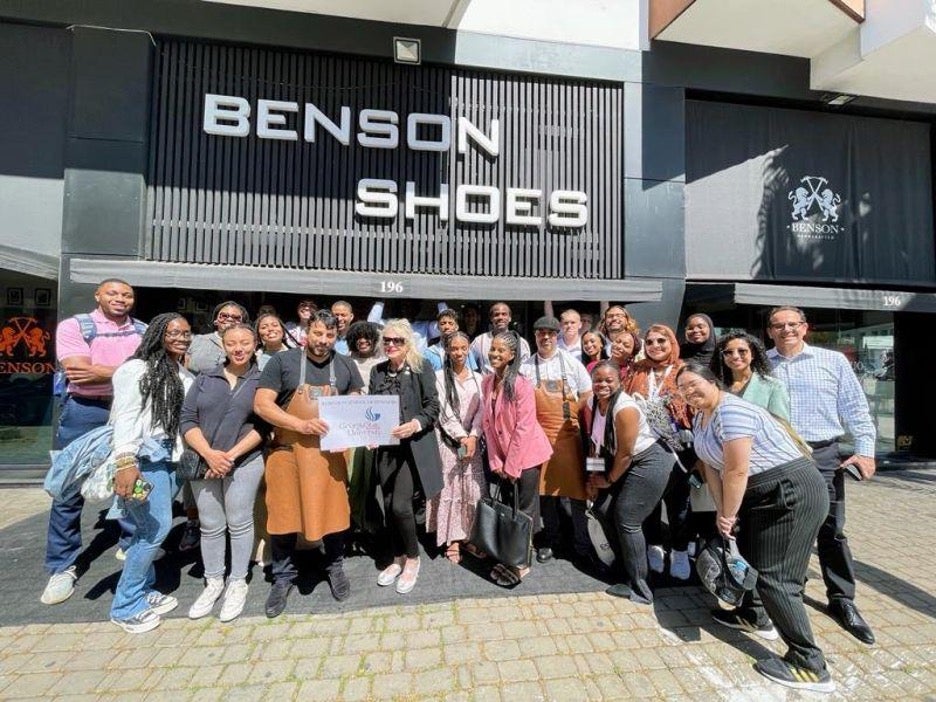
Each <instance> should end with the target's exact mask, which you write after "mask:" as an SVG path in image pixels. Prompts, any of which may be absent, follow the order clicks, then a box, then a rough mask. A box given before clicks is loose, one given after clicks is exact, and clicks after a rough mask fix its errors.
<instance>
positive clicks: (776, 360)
mask: <svg viewBox="0 0 936 702" xmlns="http://www.w3.org/2000/svg"><path fill="white" fill-rule="evenodd" d="M767 358H768V359H770V363H771V365H772V366H773V376H774V377H775V378H777V379H778V380H780V381H782V382H783V384H784V385H786V387H787V390H788V391H789V393H790V410H791V411H790V424H792V425H793V428H794V429H796V432H797V433H798V434H799V435H800V436H802V437H803V438H804V439H805V440H806V441H829V440H831V439H837V438H838V437H840V436H842V435H843V434H844V433H845V430H846V429H847V430H848V432H849V433H850V434H851V435H852V437H854V439H855V453H856V454H858V455H860V456H871V457H873V456H874V439H875V435H876V431H875V428H874V421H873V420H872V419H871V413H870V411H869V410H868V400H867V398H866V397H865V394H864V392H863V391H862V389H861V384H860V383H859V382H858V378H857V377H856V376H855V372H854V371H853V370H852V368H851V365H850V364H849V363H848V359H847V358H845V356H844V355H843V354H841V353H839V352H838V351H831V350H829V349H823V348H819V347H818V346H810V345H808V344H803V350H802V351H800V352H799V353H798V354H796V355H795V356H790V357H787V356H781V355H780V353H779V352H778V351H777V350H776V349H770V351H768V352H767Z"/></svg>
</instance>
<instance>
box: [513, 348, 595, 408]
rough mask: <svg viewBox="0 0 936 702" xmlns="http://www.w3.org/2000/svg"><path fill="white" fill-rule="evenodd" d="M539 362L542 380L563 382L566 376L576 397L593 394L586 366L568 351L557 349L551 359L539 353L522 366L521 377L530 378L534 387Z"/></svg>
mask: <svg viewBox="0 0 936 702" xmlns="http://www.w3.org/2000/svg"><path fill="white" fill-rule="evenodd" d="M537 362H539V377H540V378H541V379H542V380H562V378H563V374H565V381H566V383H568V384H569V388H570V389H571V391H572V392H573V393H575V396H576V397H581V396H582V395H583V394H585V393H587V392H591V389H592V382H591V376H590V375H589V374H588V371H587V370H585V366H583V365H582V364H581V363H580V362H579V361H576V360H575V359H574V358H573V357H572V356H571V355H570V354H569V352H568V351H563V350H562V349H556V353H554V354H553V355H552V357H551V358H543V357H542V356H540V355H539V353H537V354H534V355H533V356H531V357H530V358H529V359H527V360H526V361H524V362H523V363H522V364H520V375H522V376H524V377H526V378H529V379H530V382H532V383H533V385H534V386H535V385H536V370H537Z"/></svg>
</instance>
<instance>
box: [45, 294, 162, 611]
mask: <svg viewBox="0 0 936 702" xmlns="http://www.w3.org/2000/svg"><path fill="white" fill-rule="evenodd" d="M94 299H95V301H96V302H97V308H95V310H94V311H93V312H91V313H90V314H80V315H75V316H74V317H70V318H68V319H65V320H63V321H62V322H61V323H59V325H58V328H57V329H56V330H55V349H56V358H57V359H58V362H59V364H60V365H61V366H62V368H63V370H64V373H65V377H66V378H67V380H68V385H67V388H66V395H65V399H64V402H63V404H62V413H61V415H60V416H59V423H58V427H57V429H56V432H55V448H57V449H62V448H64V447H65V446H67V445H68V444H70V443H71V442H72V441H74V440H75V439H77V438H78V437H79V436H81V435H82V434H85V433H87V432H89V431H91V430H92V429H95V428H96V427H100V426H103V425H104V424H106V423H107V419H108V416H109V414H110V405H111V400H112V399H113V389H112V387H111V376H112V375H113V374H114V371H115V370H116V369H117V366H119V365H120V364H121V363H123V362H124V361H125V360H127V359H128V358H129V357H130V356H132V355H133V354H134V352H135V351H136V350H137V347H138V346H139V345H140V339H141V338H142V334H143V331H144V330H145V329H146V325H144V324H143V323H142V322H139V321H138V320H135V319H133V318H131V317H130V310H132V309H133V302H134V294H133V288H131V287H130V285H129V284H127V283H125V282H124V281H122V280H117V279H115V278H110V279H108V280H105V281H104V282H102V283H101V284H100V285H98V287H97V290H96V291H95V293H94ZM83 505H84V498H82V497H81V494H80V493H79V494H77V495H76V496H75V497H74V498H71V499H68V500H55V501H53V502H52V509H51V511H50V513H49V531H48V537H47V540H46V560H45V565H46V570H47V571H48V572H49V575H50V576H51V577H50V578H49V583H48V584H47V585H46V588H45V590H44V591H43V593H42V597H41V600H42V602H43V604H58V603H59V602H64V601H65V600H67V599H68V598H69V597H71V595H72V593H73V592H74V591H75V581H76V580H77V579H78V573H77V566H76V565H75V560H76V559H77V557H78V553H79V551H80V550H81V508H82V507H83Z"/></svg>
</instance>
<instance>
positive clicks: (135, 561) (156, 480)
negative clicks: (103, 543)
mask: <svg viewBox="0 0 936 702" xmlns="http://www.w3.org/2000/svg"><path fill="white" fill-rule="evenodd" d="M140 472H141V473H142V474H143V479H144V480H146V481H147V482H149V483H150V484H151V485H152V486H153V490H152V492H150V494H149V498H148V499H146V500H143V501H139V500H122V504H123V507H124V509H126V511H127V515H128V516H129V517H130V521H131V522H133V524H134V525H135V526H136V533H134V535H133V539H132V540H131V541H130V547H129V548H128V549H127V560H126V561H124V567H123V572H122V573H121V575H120V580H119V581H118V582H117V590H116V592H115V593H114V602H113V604H112V605H111V612H110V615H111V618H112V619H129V618H130V617H132V616H134V615H135V614H139V613H140V612H142V611H143V610H144V609H147V608H148V607H149V605H148V604H147V603H146V595H147V593H149V592H150V591H151V590H152V589H153V583H155V582H156V569H155V567H154V566H153V561H154V559H155V558H156V552H157V551H158V550H159V547H160V546H161V545H162V542H163V541H164V540H165V538H166V536H167V535H168V534H169V529H170V528H172V500H173V499H174V498H175V496H176V493H178V492H179V486H180V482H179V481H178V480H177V479H176V471H175V464H174V463H169V462H166V461H163V462H158V463H150V462H149V461H145V460H144V461H140Z"/></svg>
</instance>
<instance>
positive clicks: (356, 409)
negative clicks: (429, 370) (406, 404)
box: [318, 395, 400, 451]
mask: <svg viewBox="0 0 936 702" xmlns="http://www.w3.org/2000/svg"><path fill="white" fill-rule="evenodd" d="M318 406H319V417H320V418H321V419H323V420H324V421H325V422H326V423H327V424H328V433H327V434H326V435H325V436H323V437H322V439H321V442H320V444H319V445H320V446H321V447H322V449H323V450H325V451H334V450H336V449H338V450H340V449H346V448H353V447H355V446H387V445H395V444H399V443H400V440H399V439H395V438H393V437H392V436H390V431H391V430H392V429H393V428H394V427H396V426H398V425H399V424H400V398H399V397H398V396H396V395H339V396H331V397H320V398H318Z"/></svg>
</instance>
